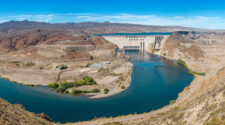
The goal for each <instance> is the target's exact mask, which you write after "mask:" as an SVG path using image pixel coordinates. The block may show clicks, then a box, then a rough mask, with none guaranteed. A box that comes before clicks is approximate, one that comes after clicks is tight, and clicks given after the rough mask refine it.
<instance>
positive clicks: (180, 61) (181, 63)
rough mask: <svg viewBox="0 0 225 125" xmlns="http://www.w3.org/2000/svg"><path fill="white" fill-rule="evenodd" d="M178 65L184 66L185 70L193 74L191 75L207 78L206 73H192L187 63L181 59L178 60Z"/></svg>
mask: <svg viewBox="0 0 225 125" xmlns="http://www.w3.org/2000/svg"><path fill="white" fill-rule="evenodd" d="M177 64H178V65H180V66H183V67H185V68H187V70H188V72H189V73H190V74H191V75H193V76H194V75H201V76H205V73H204V72H195V71H192V70H191V69H190V68H189V67H188V66H187V64H186V62H185V61H183V60H181V59H178V60H177Z"/></svg>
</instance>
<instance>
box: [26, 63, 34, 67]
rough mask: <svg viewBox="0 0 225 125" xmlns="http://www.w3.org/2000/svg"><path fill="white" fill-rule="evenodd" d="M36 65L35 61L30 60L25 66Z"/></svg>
mask: <svg viewBox="0 0 225 125" xmlns="http://www.w3.org/2000/svg"><path fill="white" fill-rule="evenodd" d="M34 65H35V63H33V62H28V63H26V64H24V66H27V67H31V66H34Z"/></svg>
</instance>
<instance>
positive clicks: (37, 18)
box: [0, 14, 55, 22]
mask: <svg viewBox="0 0 225 125" xmlns="http://www.w3.org/2000/svg"><path fill="white" fill-rule="evenodd" d="M54 16H55V15H53V14H47V15H18V16H4V17H3V16H0V22H5V21H9V20H17V21H22V20H30V21H38V22H51V21H52V19H54Z"/></svg>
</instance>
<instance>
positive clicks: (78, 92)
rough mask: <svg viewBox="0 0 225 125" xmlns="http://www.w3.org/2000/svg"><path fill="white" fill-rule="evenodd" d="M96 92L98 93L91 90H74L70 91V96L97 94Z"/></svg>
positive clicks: (95, 90)
mask: <svg viewBox="0 0 225 125" xmlns="http://www.w3.org/2000/svg"><path fill="white" fill-rule="evenodd" d="M98 92H100V90H99V89H93V90H91V91H87V90H77V89H74V90H73V91H72V94H74V95H79V94H82V93H98Z"/></svg>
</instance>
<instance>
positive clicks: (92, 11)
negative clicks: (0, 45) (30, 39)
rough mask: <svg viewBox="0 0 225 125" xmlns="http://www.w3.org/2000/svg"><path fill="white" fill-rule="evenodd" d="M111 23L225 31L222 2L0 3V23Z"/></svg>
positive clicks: (52, 0)
mask: <svg viewBox="0 0 225 125" xmlns="http://www.w3.org/2000/svg"><path fill="white" fill-rule="evenodd" d="M10 20H17V21H22V20H30V21H39V22H50V23H65V22H75V23H76V22H105V21H109V22H113V23H131V24H144V25H159V26H186V27H195V28H207V29H225V1H222V0H4V1H3V0H2V1H1V2H0V23H3V22H6V21H10Z"/></svg>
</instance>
